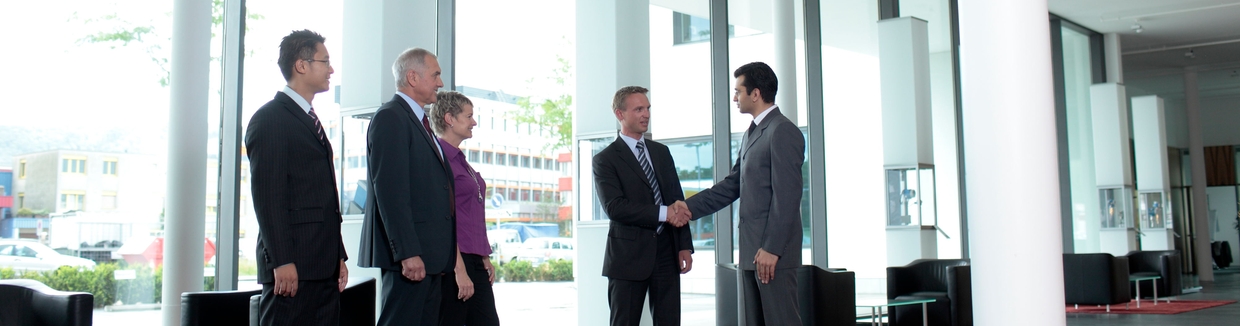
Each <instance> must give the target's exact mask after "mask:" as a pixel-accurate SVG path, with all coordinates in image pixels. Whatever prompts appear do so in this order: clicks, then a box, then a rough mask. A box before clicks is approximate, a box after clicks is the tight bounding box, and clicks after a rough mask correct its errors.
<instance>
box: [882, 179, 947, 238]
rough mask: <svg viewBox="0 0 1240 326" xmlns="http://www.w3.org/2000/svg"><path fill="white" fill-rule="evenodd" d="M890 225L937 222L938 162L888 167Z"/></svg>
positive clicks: (888, 218)
mask: <svg viewBox="0 0 1240 326" xmlns="http://www.w3.org/2000/svg"><path fill="white" fill-rule="evenodd" d="M886 170H887V171H886V177H887V187H886V190H887V226H889V227H890V226H920V225H937V224H938V219H937V216H936V214H935V201H934V166H933V165H921V166H918V167H888V168H887V169H886Z"/></svg>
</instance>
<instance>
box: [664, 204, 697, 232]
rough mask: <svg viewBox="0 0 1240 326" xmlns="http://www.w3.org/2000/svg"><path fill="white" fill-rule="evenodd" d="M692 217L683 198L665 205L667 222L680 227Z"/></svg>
mask: <svg viewBox="0 0 1240 326" xmlns="http://www.w3.org/2000/svg"><path fill="white" fill-rule="evenodd" d="M691 219H693V213H691V212H689V205H688V204H685V201H683V200H677V201H676V202H675V203H672V205H671V206H668V207H667V223H668V224H671V225H672V226H675V227H682V226H685V224H688V223H689V220H691Z"/></svg>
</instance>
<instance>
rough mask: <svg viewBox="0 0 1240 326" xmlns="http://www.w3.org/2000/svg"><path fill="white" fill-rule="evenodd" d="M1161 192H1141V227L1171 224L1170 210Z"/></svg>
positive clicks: (1159, 226)
mask: <svg viewBox="0 0 1240 326" xmlns="http://www.w3.org/2000/svg"><path fill="white" fill-rule="evenodd" d="M1166 206H1167V203H1166V201H1164V200H1163V193H1161V192H1146V193H1141V204H1140V214H1141V215H1140V216H1141V228H1166V227H1170V226H1171V216H1170V214H1171V210H1169V209H1168V208H1167V207H1166Z"/></svg>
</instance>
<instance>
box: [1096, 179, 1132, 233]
mask: <svg viewBox="0 0 1240 326" xmlns="http://www.w3.org/2000/svg"><path fill="white" fill-rule="evenodd" d="M1132 193H1133V189H1132V188H1130V187H1119V188H1102V189H1098V200H1099V204H1100V205H1098V207H1101V208H1102V211H1101V212H1100V213H1101V218H1100V219H1099V220H1101V221H1102V228H1103V229H1123V228H1128V227H1131V225H1130V224H1131V223H1129V222H1128V217H1129V216H1132V206H1133V205H1132Z"/></svg>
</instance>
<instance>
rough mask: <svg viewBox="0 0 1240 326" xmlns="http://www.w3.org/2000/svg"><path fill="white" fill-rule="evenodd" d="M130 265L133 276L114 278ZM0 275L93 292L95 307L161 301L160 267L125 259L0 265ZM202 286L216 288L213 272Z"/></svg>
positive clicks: (211, 289) (161, 274)
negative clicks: (90, 265) (30, 267)
mask: <svg viewBox="0 0 1240 326" xmlns="http://www.w3.org/2000/svg"><path fill="white" fill-rule="evenodd" d="M118 269H119V270H123V269H132V270H134V271H135V274H137V275H136V277H135V278H134V279H132V280H116V278H115V276H114V273H115V272H116V270H118ZM0 279H31V280H36V281H39V282H42V283H43V284H46V285H47V286H48V287H50V288H53V289H56V290H60V291H69V292H87V293H90V294H92V295H94V297H95V298H94V301H95V307H103V306H109V305H113V304H116V303H122V304H134V303H160V302H161V301H162V299H163V296H162V294H163V283H164V282H163V267H155V268H154V269H151V268H150V267H148V266H145V265H138V266H128V265H127V264H125V263H119V264H118V263H102V264H98V265H96V266H95V268H94V269H84V268H76V267H69V266H61V267H60V268H59V269H56V270H50V271H14V270H13V269H12V268H7V267H6V268H0ZM203 289H204V290H206V291H213V290H215V276H207V277H204V278H203Z"/></svg>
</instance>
